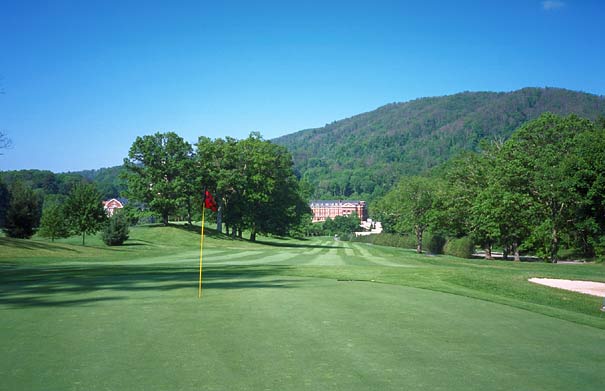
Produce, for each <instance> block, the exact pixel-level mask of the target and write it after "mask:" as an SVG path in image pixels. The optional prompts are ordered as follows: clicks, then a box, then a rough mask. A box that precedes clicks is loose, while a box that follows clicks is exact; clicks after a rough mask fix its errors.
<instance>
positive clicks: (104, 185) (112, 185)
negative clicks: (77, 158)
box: [0, 166, 126, 199]
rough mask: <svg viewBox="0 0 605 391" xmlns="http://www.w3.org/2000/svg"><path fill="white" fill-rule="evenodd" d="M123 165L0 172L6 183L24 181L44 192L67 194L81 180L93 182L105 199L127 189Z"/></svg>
mask: <svg viewBox="0 0 605 391" xmlns="http://www.w3.org/2000/svg"><path fill="white" fill-rule="evenodd" d="M122 170H123V167H122V166H116V167H109V168H100V169H98V170H86V171H77V172H67V173H59V174H55V173H53V172H51V171H47V170H17V171H4V172H0V181H3V182H5V183H6V184H9V185H10V184H12V183H14V182H23V183H24V184H25V185H26V186H28V187H30V188H32V189H34V190H39V191H42V192H43V193H44V194H61V195H67V194H69V192H70V191H71V189H72V188H73V187H74V186H75V185H76V184H77V183H81V182H92V183H94V184H95V186H96V187H97V190H99V192H100V193H101V196H102V197H103V198H104V199H109V198H115V197H119V196H120V195H121V193H122V192H123V191H124V190H125V189H126V185H125V183H124V181H123V180H122V179H120V173H121V172H122Z"/></svg>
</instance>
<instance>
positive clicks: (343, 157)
mask: <svg viewBox="0 0 605 391" xmlns="http://www.w3.org/2000/svg"><path fill="white" fill-rule="evenodd" d="M544 112H552V113H555V114H558V115H567V114H570V113H576V114H577V115H579V116H581V117H584V118H589V119H595V118H596V117H597V116H598V115H599V114H601V115H603V114H605V100H603V99H602V98H600V97H598V96H595V95H590V94H585V93H581V92H574V91H569V90H563V89H556V88H525V89H522V90H518V91H514V92H510V93H492V92H464V93H461V94H456V95H451V96H444V97H437V98H424V99H417V100H414V101H410V102H406V103H394V104H389V105H386V106H383V107H380V108H378V109H376V110H374V111H371V112H368V113H364V114H360V115H356V116H354V117H351V118H347V119H344V120H341V121H336V122H333V123H330V124H327V125H326V126H324V127H323V128H317V129H309V130H303V131H300V132H297V133H293V134H290V135H286V136H283V137H280V138H278V139H276V140H275V142H276V143H278V144H280V145H284V146H286V147H287V148H288V149H289V150H290V151H291V153H292V155H293V157H294V163H295V169H296V170H297V171H298V172H300V173H301V177H302V178H303V179H305V180H306V181H308V182H309V183H311V184H312V185H313V186H314V189H315V193H314V194H313V198H315V199H342V198H360V199H366V200H368V201H372V200H375V199H378V198H380V197H381V196H383V195H384V194H386V192H387V191H388V190H389V189H390V188H391V187H392V186H393V185H394V184H395V183H397V182H398V181H399V180H400V179H401V178H402V177H403V176H409V175H418V174H421V173H424V172H426V171H428V170H430V169H431V168H433V167H436V166H438V165H440V164H442V163H444V162H446V161H447V160H448V159H450V158H451V157H453V156H456V155H458V154H459V153H460V152H462V151H477V150H479V149H480V144H481V141H482V140H492V139H506V138H508V137H509V136H510V135H511V134H512V133H513V131H514V130H515V129H517V128H518V127H519V126H521V125H522V124H524V123H525V122H527V121H530V120H533V119H536V118H538V117H539V116H540V114H542V113H544Z"/></svg>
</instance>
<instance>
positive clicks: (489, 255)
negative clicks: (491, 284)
mask: <svg viewBox="0 0 605 391" xmlns="http://www.w3.org/2000/svg"><path fill="white" fill-rule="evenodd" d="M484 250H485V259H487V260H490V261H491V260H493V259H494V257H493V256H492V244H491V243H487V244H486V245H485V247H484Z"/></svg>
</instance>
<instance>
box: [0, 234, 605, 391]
mask: <svg viewBox="0 0 605 391" xmlns="http://www.w3.org/2000/svg"><path fill="white" fill-rule="evenodd" d="M209 232H210V233H211V236H209V237H207V241H206V242H205V249H204V254H205V255H204V265H205V268H204V295H203V298H202V299H201V300H198V299H197V296H196V294H197V277H198V275H197V264H198V262H199V260H198V250H199V233H197V229H196V228H195V227H192V228H191V229H188V228H187V227H185V226H178V227H143V228H136V229H133V230H132V231H131V237H132V240H129V241H127V242H126V244H127V246H124V247H122V248H120V249H114V248H109V247H105V246H103V245H102V244H101V242H100V239H98V238H96V239H95V240H91V241H90V245H89V246H86V247H82V246H78V245H77V241H78V238H76V239H75V242H72V239H67V240H63V241H61V242H60V243H57V244H50V243H48V242H45V241H39V240H34V241H19V240H12V239H4V238H0V271H1V272H0V310H2V313H3V316H2V317H1V318H0V328H1V329H2V331H3V332H2V334H1V336H0V346H2V353H3V354H2V356H3V357H4V358H5V359H4V360H2V361H1V362H0V376H1V378H2V379H3V388H4V389H19V390H48V389H61V390H105V389H129V390H165V389H179V390H194V389H195V390H199V389H203V390H224V389H230V390H257V389H258V390H265V389H274V390H284V389H288V390H316V389H332V390H357V389H359V390H366V389H385V390H389V389H392V390H401V389H412V390H435V389H448V390H458V389H460V390H469V389H470V390H485V389H490V390H509V389H520V390H569V389H582V390H597V389H598V390H600V389H601V388H602V385H603V384H604V380H605V374H604V373H603V370H602V368H603V364H604V362H603V357H604V356H603V346H605V331H604V329H605V318H602V317H599V316H600V313H599V311H598V307H599V304H600V302H601V301H600V299H598V298H593V297H591V296H586V295H581V294H577V293H572V292H566V291H561V290H557V289H552V288H548V287H542V286H538V285H534V284H530V283H528V282H527V278H530V277H553V278H572V279H584V280H597V281H605V268H604V267H603V265H552V264H543V263H513V262H502V261H483V260H476V261H471V260H461V259H457V258H453V257H449V256H426V255H418V254H415V253H414V252H413V251H410V250H402V249H396V248H389V247H382V246H376V245H368V244H363V243H343V242H334V241H332V240H330V239H329V238H319V239H314V240H311V241H296V240H276V239H263V240H261V243H257V244H252V243H249V242H245V241H231V240H228V239H224V238H222V237H221V236H219V235H212V231H209Z"/></svg>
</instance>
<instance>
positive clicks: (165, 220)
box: [162, 212, 168, 226]
mask: <svg viewBox="0 0 605 391" xmlns="http://www.w3.org/2000/svg"><path fill="white" fill-rule="evenodd" d="M162 224H164V225H165V226H167V225H168V212H162Z"/></svg>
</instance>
